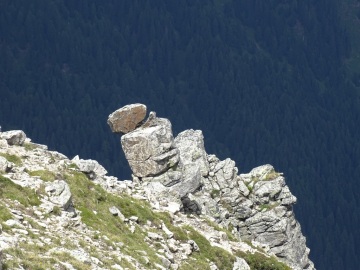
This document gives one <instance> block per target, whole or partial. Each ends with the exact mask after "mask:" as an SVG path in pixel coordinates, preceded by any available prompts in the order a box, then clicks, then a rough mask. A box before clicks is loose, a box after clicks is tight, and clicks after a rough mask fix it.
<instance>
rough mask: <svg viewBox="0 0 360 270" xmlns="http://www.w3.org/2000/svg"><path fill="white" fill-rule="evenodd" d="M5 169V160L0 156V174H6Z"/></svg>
mask: <svg viewBox="0 0 360 270" xmlns="http://www.w3.org/2000/svg"><path fill="white" fill-rule="evenodd" d="M7 168H8V161H7V159H6V158H4V157H2V156H0V172H2V173H4V172H6V170H7Z"/></svg>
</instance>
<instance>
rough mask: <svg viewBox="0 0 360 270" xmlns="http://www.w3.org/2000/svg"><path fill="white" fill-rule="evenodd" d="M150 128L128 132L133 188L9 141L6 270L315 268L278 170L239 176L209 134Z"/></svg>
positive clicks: (0, 151)
mask: <svg viewBox="0 0 360 270" xmlns="http://www.w3.org/2000/svg"><path fill="white" fill-rule="evenodd" d="M135 107H137V108H139V107H140V108H141V114H144V110H143V109H144V106H142V105H141V104H140V106H139V105H136V106H135ZM129 108H130V113H129ZM131 108H132V106H131V105H129V106H128V107H127V108H126V109H127V110H128V112H127V115H130V117H133V115H134V114H132V113H131ZM120 110H121V109H120ZM145 110H146V107H145ZM120 115H121V114H120ZM125 115H126V114H125ZM125 117H127V116H125ZM140 118H142V117H140ZM144 119H145V117H144ZM144 119H141V120H139V117H138V116H136V120H135V122H136V124H134V121H132V120H131V121H128V123H131V125H132V127H130V128H129V127H128V126H127V124H126V121H123V120H122V121H123V122H122V123H120V124H121V125H122V128H121V129H122V130H123V131H124V130H126V134H125V135H123V136H122V138H121V143H122V147H123V149H124V152H125V154H126V157H127V158H128V160H129V164H130V167H131V168H132V170H133V179H132V181H130V180H124V181H119V179H118V178H116V177H114V176H108V175H107V171H106V169H105V168H104V167H103V166H101V165H100V164H99V163H98V162H97V161H95V160H83V159H81V158H79V157H78V156H76V157H74V158H73V159H72V160H70V159H68V158H67V157H66V156H64V155H63V154H61V153H58V152H56V151H49V150H48V149H47V147H46V146H45V145H41V144H36V143H33V142H31V140H30V139H29V138H27V137H26V135H25V133H24V132H23V131H8V132H2V133H0V187H1V189H0V269H33V268H36V269H211V270H215V269H233V270H240V269H264V268H265V269H314V267H313V264H312V262H311V261H310V260H309V259H308V257H307V255H308V252H309V250H308V249H307V248H306V245H305V238H304V237H303V235H302V234H301V231H300V226H299V224H298V223H297V221H296V220H295V217H294V215H293V212H292V205H293V204H294V203H295V201H296V198H295V197H294V196H293V195H292V194H291V193H290V191H289V189H288V187H287V186H286V184H285V180H284V178H283V176H282V175H281V174H279V173H276V172H275V170H274V169H273V167H272V166H270V165H264V166H261V167H258V168H255V169H253V170H252V171H251V172H250V173H248V174H238V169H237V168H236V166H235V163H234V161H232V160H230V159H226V160H223V161H220V160H219V159H218V158H217V157H216V156H214V155H208V154H206V152H205V149H204V143H203V136H202V132H201V131H194V130H187V131H184V132H182V133H180V134H179V135H178V136H176V138H173V134H172V130H171V123H170V121H168V120H167V119H161V118H157V117H156V114H155V113H150V115H149V118H148V119H147V120H144ZM124 123H125V124H124ZM123 131H117V133H125V132H123ZM279 261H282V262H284V263H285V264H286V265H288V266H289V267H287V266H286V265H285V264H283V263H281V262H279Z"/></svg>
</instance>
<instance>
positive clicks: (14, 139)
mask: <svg viewBox="0 0 360 270" xmlns="http://www.w3.org/2000/svg"><path fill="white" fill-rule="evenodd" d="M0 139H5V140H6V141H7V143H8V144H9V145H23V143H24V142H25V139H26V134H25V132H24V131H22V130H11V131H6V132H1V133H0Z"/></svg>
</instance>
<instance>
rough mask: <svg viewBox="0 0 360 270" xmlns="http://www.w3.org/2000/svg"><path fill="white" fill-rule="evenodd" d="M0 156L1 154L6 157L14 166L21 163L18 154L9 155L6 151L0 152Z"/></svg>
mask: <svg viewBox="0 0 360 270" xmlns="http://www.w3.org/2000/svg"><path fill="white" fill-rule="evenodd" d="M0 156H3V157H4V158H6V159H7V161H9V162H12V163H14V164H15V165H16V166H21V165H22V160H21V158H20V157H18V156H15V155H10V154H8V153H0Z"/></svg>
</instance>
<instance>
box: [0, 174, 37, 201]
mask: <svg viewBox="0 0 360 270" xmlns="http://www.w3.org/2000/svg"><path fill="white" fill-rule="evenodd" d="M0 199H10V200H17V201H19V202H20V203H21V204H22V205H23V206H25V207H28V206H34V205H36V206H38V205H40V200H39V198H38V196H37V195H36V193H35V191H34V190H32V189H30V188H26V187H22V186H20V185H17V184H15V183H14V182H12V181H11V180H10V179H8V178H6V177H4V176H2V175H0Z"/></svg>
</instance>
